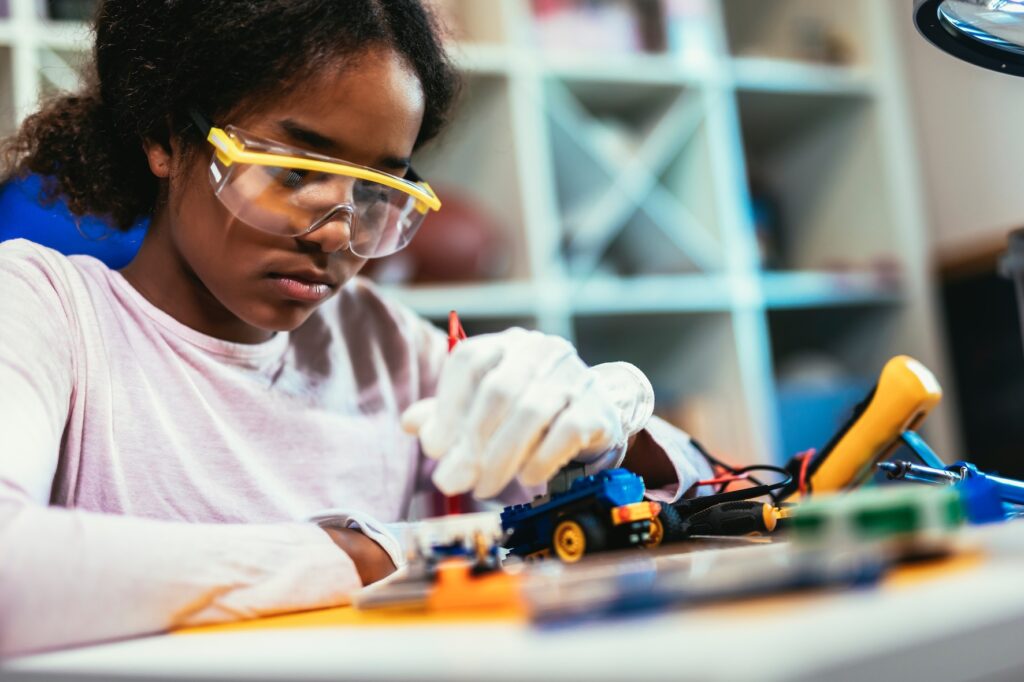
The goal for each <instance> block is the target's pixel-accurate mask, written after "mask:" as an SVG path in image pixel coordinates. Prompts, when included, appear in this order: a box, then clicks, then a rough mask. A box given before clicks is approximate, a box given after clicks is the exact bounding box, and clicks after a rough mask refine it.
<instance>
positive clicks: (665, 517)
mask: <svg viewBox="0 0 1024 682" xmlns="http://www.w3.org/2000/svg"><path fill="white" fill-rule="evenodd" d="M658 520H659V521H661V527H662V529H663V531H664V534H665V535H664V537H663V538H662V541H661V542H662V543H663V544H664V543H666V542H679V541H680V540H685V539H686V538H687V537H689V535H690V532H689V529H688V525H689V524H687V523H686V522H685V521H684V520H683V517H682V516H680V515H679V511H678V510H677V509H676V508H675V507H673V506H672V505H670V504H663V505H661V511H660V512H658Z"/></svg>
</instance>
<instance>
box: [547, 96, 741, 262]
mask: <svg viewBox="0 0 1024 682" xmlns="http://www.w3.org/2000/svg"><path fill="white" fill-rule="evenodd" d="M546 98H547V109H548V121H549V125H550V129H551V135H550V137H551V139H552V143H553V157H554V162H555V178H556V190H557V196H558V202H559V210H560V212H561V214H562V223H563V233H564V239H565V248H566V258H567V261H568V263H569V269H570V271H571V272H572V273H573V274H574V275H576V276H585V275H587V274H589V273H591V272H593V271H594V270H595V269H597V268H598V265H599V264H604V265H608V258H607V254H608V252H609V251H612V250H614V246H615V243H616V242H620V243H621V242H622V239H623V235H625V234H626V233H627V232H632V233H633V235H632V239H633V241H634V242H635V243H641V242H645V241H650V240H648V239H647V237H646V236H645V235H650V237H651V239H653V241H655V242H657V248H658V250H659V252H660V253H673V254H674V260H675V263H674V264H672V266H671V267H668V268H666V267H656V268H655V269H654V270H653V272H663V271H674V272H687V271H695V270H704V271H710V270H715V269H718V268H720V267H721V264H722V260H723V259H722V253H721V238H720V235H719V234H718V226H717V216H716V215H715V212H714V206H713V204H712V202H711V200H710V198H709V197H710V195H711V192H710V191H709V185H708V184H707V182H708V180H707V176H708V175H709V173H708V172H707V167H708V166H709V165H710V159H709V151H708V142H707V134H706V131H705V126H704V117H705V115H706V112H705V106H704V100H703V97H702V95H701V92H700V91H699V90H693V89H689V88H679V87H676V86H666V85H660V84H659V85H638V84H636V83H632V84H629V85H625V84H622V83H618V84H611V83H606V82H600V81H577V80H569V81H565V80H560V79H549V83H548V87H547V89H546ZM636 233H639V234H640V236H639V237H638V236H637V234H636ZM666 249H667V251H666ZM612 260H614V259H612ZM627 260H629V258H628V257H627ZM633 260H634V261H636V262H643V261H644V260H645V259H644V258H639V259H633ZM612 269H617V270H619V271H620V272H623V273H624V274H634V273H635V272H636V270H637V268H635V267H633V268H631V267H628V266H627V267H625V268H620V267H616V266H614V265H613V266H612ZM648 272H652V271H648Z"/></svg>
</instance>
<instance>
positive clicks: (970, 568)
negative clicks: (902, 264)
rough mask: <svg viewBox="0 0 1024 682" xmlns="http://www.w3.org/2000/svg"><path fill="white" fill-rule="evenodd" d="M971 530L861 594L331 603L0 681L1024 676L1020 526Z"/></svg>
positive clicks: (103, 651) (28, 670) (57, 656)
mask: <svg viewBox="0 0 1024 682" xmlns="http://www.w3.org/2000/svg"><path fill="white" fill-rule="evenodd" d="M969 533H970V534H971V535H972V536H974V537H975V538H976V539H977V540H978V542H980V543H982V544H983V545H984V546H989V547H994V548H996V549H997V551H995V552H994V553H989V554H985V555H979V554H965V555H958V556H956V557H953V558H951V559H947V560H943V561H941V562H935V563H931V564H921V565H916V566H912V567H908V568H904V569H900V570H899V571H897V572H895V573H894V574H893V575H891V576H890V577H889V578H887V579H886V580H885V581H884V582H883V583H882V585H880V586H877V587H872V588H865V589H859V590H853V591H836V592H815V593H803V594H796V595H788V596H775V597H768V598H760V599H753V600H745V601H737V602H732V603H726V604H717V605H714V606H705V607H700V608H694V609H688V610H675V611H670V612H666V613H662V614H659V615H656V616H648V617H642V618H641V617H637V618H630V619H625V618H624V619H617V620H614V621H603V622H600V623H593V624H586V625H576V626H572V627H563V628H557V629H539V628H535V627H531V626H529V625H528V624H526V623H524V622H522V620H516V619H512V618H509V619H501V618H493V617H491V618H483V619H477V620H474V621H464V620H460V619H457V618H439V619H438V618H423V619H421V620H419V621H417V620H409V619H396V620H389V619H387V618H386V617H382V616H380V615H377V616H375V617H373V618H371V619H369V620H366V621H364V622H359V620H358V616H355V615H354V614H353V613H352V612H351V611H350V610H348V609H335V610H331V611H324V612H319V613H312V614H309V615H307V616H303V618H306V619H307V620H306V621H305V622H302V621H301V620H300V621H299V622H296V618H297V617H296V616H291V617H288V619H290V620H288V619H286V620H283V621H282V620H279V621H277V622H276V623H274V622H273V621H268V622H267V623H262V624H257V626H256V627H252V626H249V627H244V628H241V629H234V630H219V631H217V630H214V631H208V632H204V633H201V634H174V635H163V636H158V637H148V638H143V639H137V640H132V641H127V642H119V643H114V644H106V645H100V646H93V647H86V648H82V649H76V650H71V651H64V652H57V653H52V654H45V655H38V656H31V657H24V658H20V659H15V660H12V661H8V662H7V663H6V664H4V665H3V666H2V667H0V679H3V680H5V681H10V682H22V681H27V680H32V681H39V680H98V679H105V680H106V679H190V680H195V679H203V680H222V679H232V680H234V679H255V680H342V679H359V680H397V679H420V680H422V679H431V680H432V679H437V680H473V681H474V682H476V681H478V680H482V679H487V680H525V679H530V680H542V679H588V680H624V679H633V680H646V679H667V678H671V679H675V680H679V679H701V680H720V679H721V680H724V679H737V680H739V679H743V680H749V679H758V680H782V679H786V680H790V679H806V680H820V679H828V680H830V681H837V680H846V679H880V680H884V679H914V680H917V679H928V680H947V679H956V680H962V679H979V678H984V679H986V680H990V679H1021V678H1024V645H1022V644H1021V641H1022V638H1021V635H1022V634H1024V523H1021V522H1014V523H1009V524H1004V525H1002V526H999V527H991V528H985V529H971V530H970V531H969ZM265 625H273V627H264V626H265ZM297 625H298V627H296V626H297ZM286 626H287V627H286Z"/></svg>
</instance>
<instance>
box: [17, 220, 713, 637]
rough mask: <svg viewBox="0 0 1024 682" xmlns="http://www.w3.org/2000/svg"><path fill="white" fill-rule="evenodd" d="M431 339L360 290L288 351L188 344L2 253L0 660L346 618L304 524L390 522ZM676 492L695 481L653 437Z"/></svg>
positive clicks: (97, 281) (398, 506)
mask: <svg viewBox="0 0 1024 682" xmlns="http://www.w3.org/2000/svg"><path fill="white" fill-rule="evenodd" d="M446 350H447V346H446V339H445V337H444V335H443V334H442V333H441V332H440V331H439V330H437V329H435V328H433V327H432V326H430V325H429V323H427V322H425V321H424V320H422V319H420V318H418V317H417V316H416V315H414V314H413V313H411V312H410V311H408V310H407V309H405V308H403V307H402V306H399V305H397V304H395V303H393V302H390V301H388V300H386V299H385V298H382V297H381V295H380V294H379V293H378V292H377V291H376V290H375V289H374V288H373V287H372V286H371V285H370V284H369V283H367V282H366V281H365V280H361V279H358V278H357V279H355V280H353V281H352V282H350V283H349V284H348V285H346V286H345V287H344V288H343V290H342V292H341V293H340V294H339V295H338V296H337V298H336V299H334V300H332V301H331V302H328V303H327V304H325V305H324V306H322V307H321V308H320V309H319V310H318V311H317V312H316V313H315V314H314V315H313V316H312V317H311V318H310V319H309V320H308V321H307V322H306V323H305V324H303V325H302V326H301V327H300V328H299V329H297V330H295V331H293V332H291V333H278V334H276V335H274V337H272V338H271V339H270V340H269V341H267V342H264V343H260V344H254V345H248V344H238V343H231V342H227V341H223V340H220V339H216V338H212V337H209V336H206V335H204V334H201V333H199V332H197V331H195V330H193V329H191V328H189V327H186V326H185V325H183V324H181V323H179V322H178V321H176V320H175V319H173V318H172V317H171V316H169V315H168V314H167V313H165V312H163V311H162V310H160V309H158V308H157V307H155V306H154V305H152V304H151V303H150V302H149V301H147V300H146V299H145V298H143V297H142V295H140V294H139V293H138V292H137V291H136V290H135V289H134V288H132V286H131V285H130V284H129V283H128V282H127V281H126V280H125V279H124V278H123V277H122V276H121V275H120V274H119V273H118V272H116V271H112V270H110V269H108V268H107V267H106V266H104V265H103V264H102V263H100V262H99V261H97V260H95V259H92V258H89V257H84V256H75V257H71V258H66V257H64V256H61V255H60V254H58V253H56V252H54V251H51V250H49V249H46V248H44V247H41V246H37V245H34V244H31V243H29V242H26V241H21V240H18V241H13V242H7V243H4V244H0V655H9V654H13V653H21V652H27V651H33V650H39V649H44V648H52V647H57V646H65V645H69V644H77V643H83V642H88V641H98V640H104V639H110V638H116V637H123V636H129V635H138V634H143V633H149V632H158V631H163V630H166V629H168V628H172V627H175V626H181V625H190V624H199V623H205V622H214V621H220V620H231V619H238V618H247V617H254V616H258V615H263V614H267V613H273V612H280V611H286V610H293V609H300V608H310V607H316V606H329V605H336V604H342V603H345V602H346V601H347V599H348V595H349V594H350V593H351V592H352V591H353V590H355V589H357V588H359V587H360V586H361V585H360V581H359V576H358V574H357V572H356V570H355V566H354V564H353V562H352V561H351V559H349V557H348V556H347V555H346V554H344V553H343V552H342V551H341V550H339V549H338V548H337V547H336V546H335V545H334V543H333V542H332V541H331V540H330V539H329V537H328V535H327V534H326V533H324V532H323V531H322V530H321V529H320V528H319V527H318V526H317V525H316V524H315V523H311V522H308V521H306V519H310V518H312V517H314V516H315V515H317V513H318V512H320V511H321V510H323V509H327V508H338V507H344V508H346V509H354V510H358V511H360V512H363V513H366V514H369V515H371V516H372V517H374V518H375V519H377V520H379V521H381V522H384V523H387V522H392V521H397V520H401V519H403V518H405V516H406V514H407V512H408V510H409V505H410V501H411V499H412V497H413V494H414V493H415V492H416V490H417V489H418V488H419V487H421V483H422V482H423V481H424V480H425V479H426V477H425V476H424V473H425V471H426V467H425V466H424V463H423V460H422V457H421V454H420V450H419V447H418V444H417V442H416V440H415V438H414V437H412V436H409V435H407V434H405V433H404V432H402V430H401V428H400V426H399V415H400V414H401V412H402V411H403V410H404V409H405V408H406V407H407V406H408V405H410V404H411V403H412V402H414V401H415V400H418V399H420V398H422V397H426V396H428V395H430V394H431V393H432V391H433V389H434V385H435V383H436V379H437V376H438V372H439V371H440V367H441V365H442V363H443V362H444V358H445V356H446ZM648 430H649V431H650V432H651V434H652V436H653V437H654V440H655V442H657V443H658V444H659V445H660V446H661V447H662V448H663V449H664V451H665V452H666V454H667V455H668V457H669V458H670V460H671V461H672V462H673V464H674V466H675V468H676V470H677V474H678V478H679V485H678V486H675V487H673V488H672V489H671V490H665V491H659V493H657V494H656V496H660V497H661V498H662V499H670V498H672V497H675V496H677V495H678V494H679V493H680V492H681V491H683V490H685V489H686V488H688V487H690V486H691V485H692V484H693V482H695V481H696V480H697V479H698V477H699V476H700V475H703V474H704V473H706V472H707V468H706V463H705V462H704V461H703V460H702V459H701V458H700V457H699V455H697V454H696V452H695V451H694V449H693V448H692V447H691V446H690V444H689V439H688V437H687V436H686V434H684V433H682V432H680V431H676V430H674V429H673V428H672V427H670V426H668V425H666V424H665V423H664V422H660V421H658V420H657V419H655V420H652V422H651V424H650V425H649V426H648Z"/></svg>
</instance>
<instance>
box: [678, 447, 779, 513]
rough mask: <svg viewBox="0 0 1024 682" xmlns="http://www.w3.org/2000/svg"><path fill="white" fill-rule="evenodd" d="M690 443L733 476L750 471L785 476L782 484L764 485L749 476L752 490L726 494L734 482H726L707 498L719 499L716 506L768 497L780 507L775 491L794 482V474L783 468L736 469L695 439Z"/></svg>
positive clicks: (767, 465) (754, 467) (763, 466)
mask: <svg viewBox="0 0 1024 682" xmlns="http://www.w3.org/2000/svg"><path fill="white" fill-rule="evenodd" d="M690 442H691V443H692V444H693V446H694V447H695V448H696V449H697V452H699V453H700V454H701V456H703V457H704V459H706V460H707V461H709V462H711V464H713V465H715V466H718V467H721V468H722V469H725V470H726V471H728V472H729V473H730V474H732V475H733V476H738V475H740V474H745V473H748V472H750V471H770V472H772V473H776V474H781V475H782V476H783V480H782V481H781V482H778V483H772V484H767V483H764V482H763V481H761V480H760V479H759V478H755V477H754V476H747V480H748V481H750V482H751V483H753V484H754V486H752V487H750V488H744V489H743V490H734V491H732V492H726V489H727V488H728V487H729V485H730V484H732V483H733V482H734V481H725V482H724V483H722V484H721V485H720V486H719V487H718V492H717V493H715V494H713V495H708V496H706V497H709V498H717V499H716V502H715V503H714V504H717V503H718V502H731V501H733V500H750V499H753V498H755V497H761V496H762V495H767V496H768V497H769V498H771V501H772V504H774V505H775V506H778V505H779V498H778V496H777V495H776V494H775V491H776V490H781V489H782V488H784V487H786V486H787V485H789V484H790V483H792V482H793V474H792V473H791V472H790V471H788V470H787V469H783V468H782V467H778V466H775V465H773V464H753V465H750V466H745V467H740V468H738V469H737V468H736V467H732V466H729V465H728V464H726V463H725V462H723V461H722V460H720V459H718V458H717V457H714V456H713V455H712V454H711V453H710V452H708V451H707V449H706V448H705V447H704V446H703V445H701V444H700V443H699V442H697V441H696V440H694V439H693V438H691V439H690Z"/></svg>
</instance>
